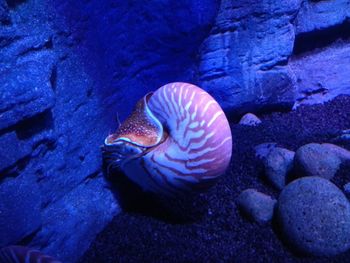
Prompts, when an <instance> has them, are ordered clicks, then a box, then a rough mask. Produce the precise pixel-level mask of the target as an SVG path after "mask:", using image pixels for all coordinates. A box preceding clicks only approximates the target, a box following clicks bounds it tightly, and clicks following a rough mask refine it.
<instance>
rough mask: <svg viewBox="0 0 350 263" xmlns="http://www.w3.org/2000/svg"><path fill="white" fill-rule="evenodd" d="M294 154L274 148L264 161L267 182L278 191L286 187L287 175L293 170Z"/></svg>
mask: <svg viewBox="0 0 350 263" xmlns="http://www.w3.org/2000/svg"><path fill="white" fill-rule="evenodd" d="M294 155H295V153H294V152H293V151H290V150H287V149H284V148H280V147H276V148H274V149H272V150H271V151H270V153H269V154H268V155H267V158H266V159H265V162H264V164H265V174H266V176H267V178H268V180H269V181H270V182H271V183H272V184H273V185H274V186H275V187H276V188H277V189H279V190H282V189H283V187H284V186H285V185H286V181H287V175H288V173H289V172H290V171H291V170H292V168H293V160H294Z"/></svg>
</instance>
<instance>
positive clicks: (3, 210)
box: [0, 174, 41, 247]
mask: <svg viewBox="0 0 350 263" xmlns="http://www.w3.org/2000/svg"><path fill="white" fill-rule="evenodd" d="M40 198H41V195H40V191H39V187H38V185H37V183H36V178H35V175H34V174H22V175H21V176H18V177H17V178H9V179H8V180H6V181H4V182H2V183H1V184H0V200H1V202H0V216H1V219H0V233H1V234H0V247H3V246H5V245H7V244H11V243H12V244H13V243H16V242H19V241H21V240H22V239H23V238H25V237H27V236H29V235H30V234H32V233H33V232H35V231H37V230H39V228H40V226H41V213H40Z"/></svg>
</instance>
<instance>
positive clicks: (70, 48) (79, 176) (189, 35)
mask: <svg viewBox="0 0 350 263" xmlns="http://www.w3.org/2000/svg"><path fill="white" fill-rule="evenodd" d="M217 7H218V3H217V1H211V0H207V1H185V0H183V1H177V2H176V3H175V2H174V3H172V2H166V1H149V2H142V1H139V2H133V3H132V2H130V1H129V2H128V1H103V3H101V1H97V0H95V1H71V0H65V1H51V0H23V1H22V0H21V1H4V0H0V149H1V150H0V196H1V200H3V199H4V200H6V201H5V202H1V203H0V212H1V217H0V232H1V233H2V234H1V235H0V237H1V238H0V246H3V245H9V244H14V243H18V242H21V243H22V244H24V245H30V246H34V247H36V248H38V249H40V250H42V251H43V252H44V253H47V254H50V255H53V256H55V257H57V258H58V259H60V260H62V261H63V262H76V261H77V260H78V259H79V257H80V256H81V255H82V254H83V253H84V251H85V250H86V249H87V248H88V246H89V244H90V243H91V241H92V240H94V238H95V236H96V234H97V233H98V232H99V231H101V230H102V229H103V228H104V227H105V225H106V224H107V223H108V222H109V221H110V220H111V219H112V218H113V216H114V215H116V214H117V213H118V212H119V210H120V209H119V206H118V201H117V199H116V196H115V195H114V194H113V192H112V191H111V190H110V189H109V188H108V187H107V185H106V182H105V180H104V179H103V175H102V171H101V167H102V160H101V154H100V145H101V144H102V142H103V140H104V138H105V137H106V136H107V134H108V133H109V132H110V131H112V130H114V129H115V128H116V126H117V122H116V120H115V117H116V115H117V112H118V113H119V116H120V117H121V118H123V117H125V116H126V114H128V113H129V112H130V111H131V109H132V107H133V106H134V104H135V102H136V101H137V100H138V99H139V98H140V97H142V96H143V95H144V94H145V93H146V92H148V91H151V90H154V89H156V88H158V87H159V86H160V85H162V84H165V82H169V81H176V80H190V79H193V76H194V74H195V59H194V57H195V54H196V52H197V50H198V46H199V45H200V43H201V42H202V40H203V38H204V37H205V36H206V33H207V32H208V31H209V30H210V25H211V24H212V21H213V19H214V18H215V15H216V12H217ZM3 234H4V235H3Z"/></svg>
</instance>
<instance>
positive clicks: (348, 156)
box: [321, 143, 350, 162]
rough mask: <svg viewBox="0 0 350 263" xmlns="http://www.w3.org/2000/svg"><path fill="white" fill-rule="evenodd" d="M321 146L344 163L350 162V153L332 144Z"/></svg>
mask: <svg viewBox="0 0 350 263" xmlns="http://www.w3.org/2000/svg"><path fill="white" fill-rule="evenodd" d="M321 145H322V146H323V147H325V148H326V149H327V150H329V151H331V152H333V153H334V154H335V155H336V156H338V157H339V159H340V160H341V161H342V162H344V161H348V160H350V151H348V150H346V149H344V148H342V147H340V146H338V145H335V144H331V143H322V144H321Z"/></svg>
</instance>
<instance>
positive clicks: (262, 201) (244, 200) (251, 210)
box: [236, 189, 276, 225]
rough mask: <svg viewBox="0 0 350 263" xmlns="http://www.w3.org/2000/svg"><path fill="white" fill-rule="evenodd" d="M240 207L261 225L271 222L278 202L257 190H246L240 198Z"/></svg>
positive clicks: (238, 202)
mask: <svg viewBox="0 0 350 263" xmlns="http://www.w3.org/2000/svg"><path fill="white" fill-rule="evenodd" d="M236 202H237V205H238V207H239V208H240V209H241V210H242V211H243V212H244V213H245V214H246V215H248V216H249V217H250V218H251V219H253V220H254V221H255V222H257V223H259V224H260V225H264V224H266V223H268V222H270V221H271V219H272V217H273V212H274V207H275V204H276V200H274V199H272V198H271V197H270V196H268V195H266V194H263V193H260V192H258V191H256V190H255V189H246V190H244V191H243V192H242V193H240V195H239V196H238V198H237V200H236Z"/></svg>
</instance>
